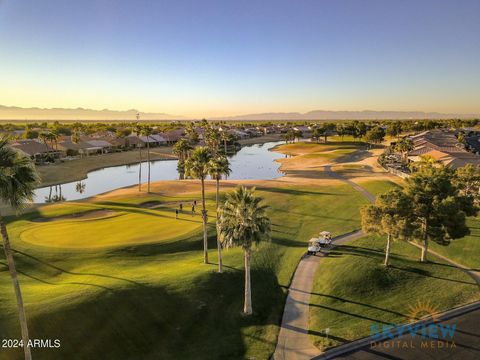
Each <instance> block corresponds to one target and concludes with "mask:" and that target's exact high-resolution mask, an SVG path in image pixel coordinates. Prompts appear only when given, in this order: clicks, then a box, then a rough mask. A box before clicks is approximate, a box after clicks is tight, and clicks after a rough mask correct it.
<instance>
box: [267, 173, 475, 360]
mask: <svg viewBox="0 0 480 360" xmlns="http://www.w3.org/2000/svg"><path fill="white" fill-rule="evenodd" d="M324 169H325V172H326V173H328V175H329V176H330V177H332V178H334V179H337V180H340V181H343V182H345V183H347V184H349V185H350V186H352V187H353V188H354V189H355V190H357V191H358V192H360V193H362V194H363V195H364V196H365V198H366V199H368V201H370V202H371V203H374V202H375V196H374V195H373V194H372V193H370V192H369V191H368V190H366V189H365V188H363V187H362V186H360V185H358V184H357V183H355V182H353V181H351V180H349V179H347V178H345V177H343V176H342V175H340V174H339V173H336V172H335V171H333V170H332V165H325V166H324ZM363 235H364V233H363V232H362V231H354V232H352V233H349V234H345V235H341V236H338V237H336V238H335V239H333V242H334V245H333V246H332V247H334V246H335V245H340V244H343V243H346V242H349V241H352V240H355V239H357V238H359V237H362V236H363ZM412 245H415V246H419V245H418V244H415V243H412ZM428 252H429V253H431V254H432V255H435V256H437V257H439V258H441V259H442V260H444V261H446V262H448V263H450V264H451V265H453V266H455V267H457V268H459V269H462V270H464V271H465V272H466V273H468V274H469V275H470V276H471V277H472V278H473V279H475V281H476V282H477V283H478V284H479V285H480V272H478V271H474V270H472V269H469V268H467V267H465V266H463V265H461V264H458V263H456V262H454V261H453V260H450V259H449V258H446V257H445V256H442V255H440V254H438V253H436V252H434V251H431V250H428ZM327 255H328V251H326V252H324V253H322V255H321V256H308V255H305V256H304V257H303V258H302V259H301V260H300V263H299V264H298V267H297V270H296V271H295V274H294V276H293V279H292V283H291V284H290V288H289V290H288V295H287V300H286V303H285V310H284V313H283V318H282V325H281V328H280V333H279V335H278V342H277V347H276V348H275V353H274V355H273V359H274V360H299V359H312V358H318V359H320V358H324V359H330V358H335V357H337V356H338V355H340V354H342V353H344V352H345V351H344V349H343V346H341V347H340V348H342V349H340V348H339V349H332V350H330V351H327V352H325V353H321V351H320V350H319V349H318V348H317V347H315V346H314V345H313V344H312V343H311V341H310V338H309V336H308V328H309V326H308V322H309V305H308V304H310V293H311V290H312V286H313V280H314V276H315V272H316V270H317V268H318V266H319V265H320V263H321V259H322V258H323V257H325V256H327ZM475 306H477V307H478V303H477V304H475ZM456 311H457V310H456V309H453V310H450V311H448V312H447V313H452V314H453V313H454V312H456ZM361 344H362V342H361V340H359V341H358V342H353V343H349V344H345V346H349V351H354V350H355V349H360V348H362V347H363V346H364V345H363V346H362V345H361ZM386 357H387V358H395V357H389V356H388V355H387V356H386ZM360 358H361V357H360Z"/></svg>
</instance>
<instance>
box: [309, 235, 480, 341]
mask: <svg viewBox="0 0 480 360" xmlns="http://www.w3.org/2000/svg"><path fill="white" fill-rule="evenodd" d="M384 246H385V241H384V239H381V238H376V237H366V238H362V239H360V240H357V241H355V242H353V243H352V244H349V245H343V246H339V247H337V248H335V249H334V250H333V251H332V252H331V253H330V255H329V256H328V257H327V258H325V259H324V260H322V262H323V264H322V266H320V267H319V270H318V272H317V274H316V278H315V283H314V286H313V290H312V297H311V300H310V302H311V305H310V306H311V307H310V334H311V337H312V340H313V342H314V343H315V345H316V346H318V347H319V348H322V349H325V348H328V347H332V346H336V345H339V344H341V343H344V342H347V341H350V340H353V339H356V338H359V337H363V336H368V335H370V324H371V323H376V324H382V323H386V324H400V323H404V322H407V321H408V320H409V316H410V309H409V305H415V304H417V303H418V302H419V301H420V302H423V303H425V302H430V304H431V305H433V307H434V308H435V309H436V310H437V311H442V310H446V309H449V308H451V307H454V306H457V305H460V304H464V303H468V302H472V301H475V300H478V299H480V293H479V291H478V286H477V285H476V283H475V282H474V281H473V279H471V278H470V277H469V276H468V275H466V274H465V273H464V272H462V271H461V270H458V269H456V268H454V267H451V266H449V265H447V264H445V263H443V262H441V261H438V260H436V259H435V258H434V257H433V256H431V259H430V260H431V262H429V263H425V264H423V263H420V262H418V257H419V250H418V249H416V248H414V247H413V246H411V245H409V244H407V243H404V242H396V243H394V245H393V249H392V255H391V266H390V267H388V268H385V267H384V266H382V265H381V264H382V260H383V258H384V253H383V249H384ZM327 327H328V328H330V334H329V336H328V339H327V338H326V336H325V334H324V329H325V328H327Z"/></svg>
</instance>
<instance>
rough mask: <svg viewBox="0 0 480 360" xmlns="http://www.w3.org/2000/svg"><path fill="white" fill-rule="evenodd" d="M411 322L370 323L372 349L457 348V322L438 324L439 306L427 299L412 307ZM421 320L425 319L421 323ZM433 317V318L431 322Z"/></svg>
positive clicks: (409, 316)
mask: <svg viewBox="0 0 480 360" xmlns="http://www.w3.org/2000/svg"><path fill="white" fill-rule="evenodd" d="M408 318H409V323H407V324H402V325H391V324H384V323H382V324H380V323H372V324H370V335H371V336H372V337H373V340H372V341H371V342H370V348H371V349H379V348H383V349H392V348H397V349H416V348H417V347H420V348H421V349H454V348H456V344H455V340H454V336H455V331H456V329H457V323H456V322H451V323H448V324H441V323H439V319H438V311H437V309H436V308H435V307H434V306H432V305H431V304H430V302H429V301H427V302H421V301H419V302H417V304H415V305H414V306H410V311H409V314H408ZM419 320H426V321H423V322H419ZM428 320H430V321H428Z"/></svg>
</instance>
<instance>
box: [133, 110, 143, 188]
mask: <svg viewBox="0 0 480 360" xmlns="http://www.w3.org/2000/svg"><path fill="white" fill-rule="evenodd" d="M139 117H140V115H138V114H137V119H139ZM135 133H136V134H137V136H140V134H141V133H142V125H140V124H138V123H137V124H136V125H135ZM137 146H138V153H139V163H138V191H142V144H140V143H137Z"/></svg>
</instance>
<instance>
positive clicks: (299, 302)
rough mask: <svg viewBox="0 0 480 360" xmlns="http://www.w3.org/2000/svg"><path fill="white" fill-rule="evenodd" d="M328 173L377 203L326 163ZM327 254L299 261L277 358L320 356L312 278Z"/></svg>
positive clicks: (349, 238) (347, 238) (337, 239)
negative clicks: (311, 324)
mask: <svg viewBox="0 0 480 360" xmlns="http://www.w3.org/2000/svg"><path fill="white" fill-rule="evenodd" d="M325 172H327V173H328V174H329V176H331V177H332V178H335V179H338V180H341V181H343V182H346V183H347V184H349V185H351V186H352V187H353V188H354V189H355V190H357V191H359V192H360V193H362V194H363V195H364V196H365V197H366V198H367V199H368V200H369V201H370V202H372V203H373V202H375V196H374V195H372V194H371V193H370V192H368V191H367V190H366V189H364V188H363V187H361V186H360V185H358V184H356V183H354V182H353V181H350V180H348V179H346V178H344V177H343V176H341V175H340V174H338V173H335V172H334V171H332V167H331V165H325ZM362 236H364V233H363V232H362V231H360V230H358V231H354V232H351V233H348V234H344V235H340V236H337V237H335V238H334V239H333V240H332V242H333V245H332V247H330V249H331V248H333V247H334V246H335V245H340V244H343V243H346V242H349V241H352V240H355V239H358V238H360V237H362ZM327 255H328V251H325V252H323V253H322V254H321V256H308V255H305V256H304V257H303V258H302V259H301V260H300V262H299V264H298V266H297V270H296V271H295V274H294V275H293V279H292V282H291V284H290V287H289V289H288V295H287V300H286V302H285V309H284V311H283V318H282V325H281V328H280V333H279V335H278V341H277V347H276V348H275V353H274V355H273V359H275V360H300V359H311V358H313V357H315V356H318V355H320V353H321V352H320V350H319V349H318V348H317V347H315V346H314V345H313V344H312V343H311V341H310V337H309V336H308V321H309V305H308V304H310V293H311V291H312V286H313V279H314V276H315V272H316V271H317V268H318V266H319V265H320V263H321V259H322V258H323V257H325V256H327Z"/></svg>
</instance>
